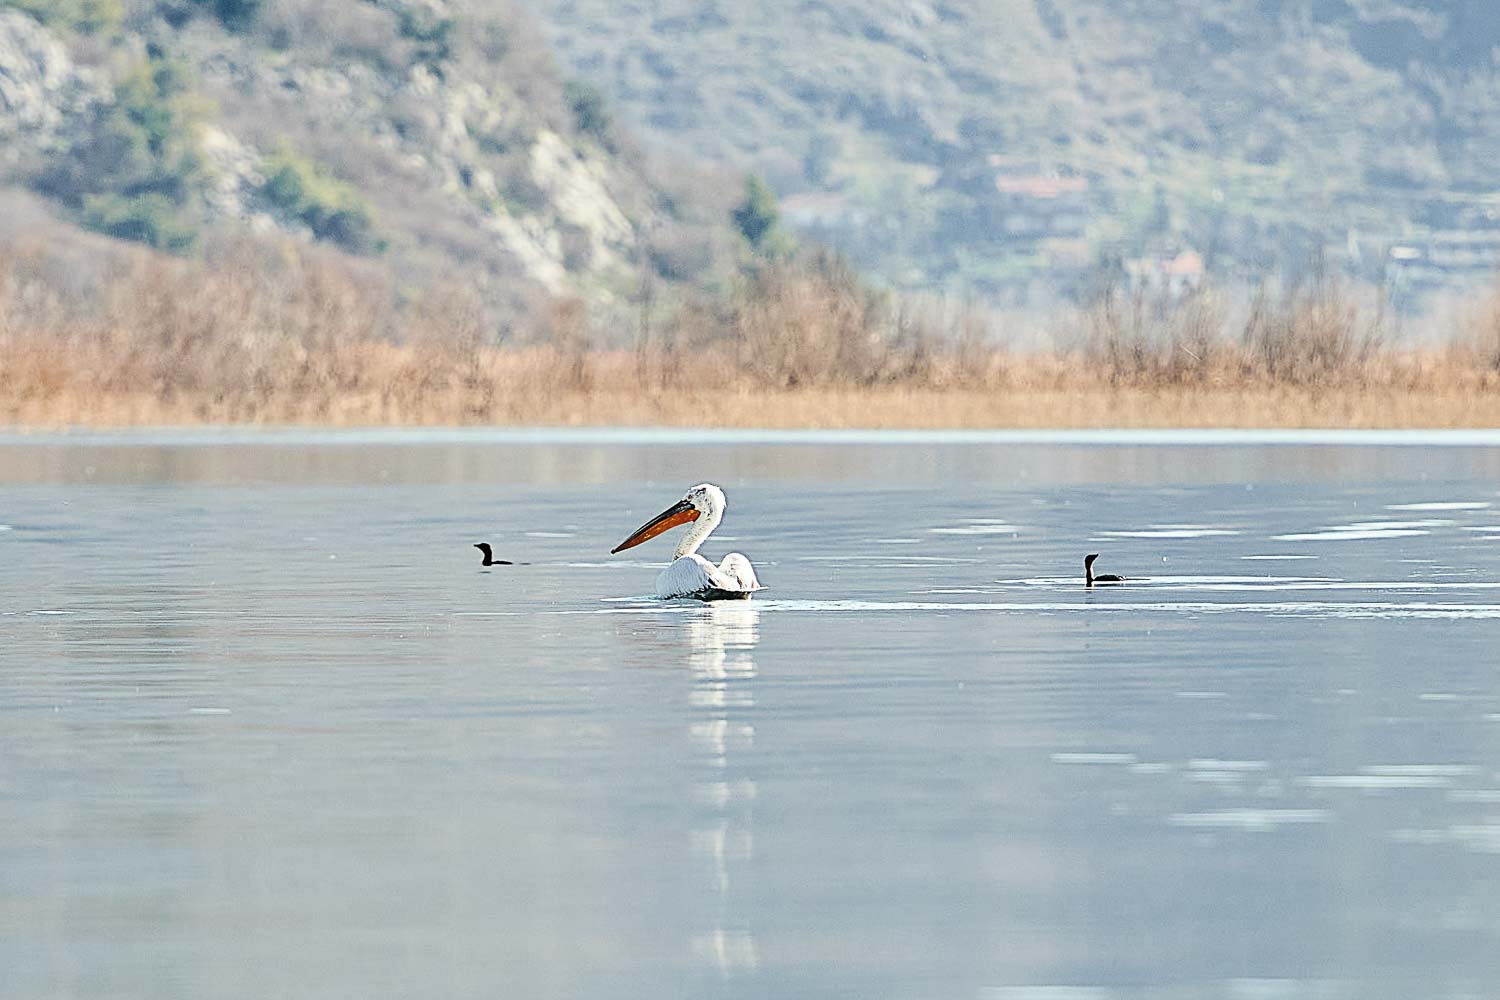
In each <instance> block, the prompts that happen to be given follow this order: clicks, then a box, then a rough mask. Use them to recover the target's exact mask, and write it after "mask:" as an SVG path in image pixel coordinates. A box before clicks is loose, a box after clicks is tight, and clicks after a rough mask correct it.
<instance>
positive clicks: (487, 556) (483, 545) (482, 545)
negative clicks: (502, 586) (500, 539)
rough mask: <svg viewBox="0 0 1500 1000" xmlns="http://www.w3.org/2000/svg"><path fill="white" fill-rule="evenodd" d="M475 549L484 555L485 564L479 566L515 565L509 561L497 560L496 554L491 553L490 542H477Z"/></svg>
mask: <svg viewBox="0 0 1500 1000" xmlns="http://www.w3.org/2000/svg"><path fill="white" fill-rule="evenodd" d="M474 547H475V548H476V549H478V550H479V551H480V552H483V553H484V562H482V563H480V564H479V565H481V566H514V565H515V563H513V562H511V561H510V560H509V559H496V558H495V555H494V553H492V552H491V551H490V543H489V542H475V543H474Z"/></svg>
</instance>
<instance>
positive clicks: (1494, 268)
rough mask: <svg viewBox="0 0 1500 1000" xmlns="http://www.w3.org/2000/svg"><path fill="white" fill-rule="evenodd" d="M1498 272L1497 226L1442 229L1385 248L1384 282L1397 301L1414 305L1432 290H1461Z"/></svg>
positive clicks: (1489, 279) (1499, 242) (1491, 278)
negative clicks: (1491, 227)
mask: <svg viewBox="0 0 1500 1000" xmlns="http://www.w3.org/2000/svg"><path fill="white" fill-rule="evenodd" d="M1497 273H1500V229H1475V230H1446V231H1441V232H1434V233H1431V234H1429V235H1428V236H1427V237H1426V238H1425V239H1421V240H1408V241H1405V242H1401V243H1394V244H1392V245H1391V246H1390V248H1389V249H1388V250H1387V251H1386V275H1385V277H1386V281H1387V283H1388V284H1389V286H1390V288H1391V290H1392V293H1393V296H1394V297H1395V299H1396V301H1397V302H1398V304H1400V305H1403V306H1415V305H1418V304H1419V303H1420V302H1421V300H1422V299H1423V298H1425V297H1426V296H1429V295H1431V294H1433V293H1436V292H1463V291H1467V290H1472V289H1474V288H1477V287H1480V286H1483V285H1488V284H1490V283H1492V282H1494V280H1495V277H1496V274H1497Z"/></svg>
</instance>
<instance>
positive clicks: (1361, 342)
mask: <svg viewBox="0 0 1500 1000" xmlns="http://www.w3.org/2000/svg"><path fill="white" fill-rule="evenodd" d="M70 273H71V272H69V271H68V269H67V268H66V267H65V266H64V264H63V262H61V261H60V260H58V259H54V258H52V257H49V255H48V254H47V252H46V251H45V249H44V248H43V249H38V248H30V249H18V248H16V247H9V248H0V422H4V423H6V424H9V425H11V426H19V427H39V428H40V427H59V426H121V425H179V424H197V423H234V424H302V425H308V424H315V425H328V426H369V425H439V424H441V425H453V424H573V425H581V424H588V425H596V424H600V425H602V424H657V425H680V426H739V427H882V428H888V427H1019V428H1034V427H1106V426H1112V427H1145V426H1155V427H1246V426H1254V427H1293V426H1307V427H1475V426H1491V427H1492V426H1500V296H1497V297H1494V298H1490V299H1486V300H1484V301H1483V302H1480V303H1477V304H1476V306H1475V308H1474V309H1473V310H1471V313H1470V314H1469V317H1468V319H1467V320H1466V321H1465V323H1464V325H1463V328H1462V329H1461V330H1460V331H1458V333H1457V334H1456V335H1455V336H1454V337H1453V338H1451V340H1450V342H1449V343H1447V344H1445V345H1444V346H1441V347H1432V348H1427V349H1423V350H1414V349H1402V348H1398V347H1396V346H1394V342H1393V341H1394V338H1393V335H1392V334H1391V332H1390V324H1389V322H1388V320H1387V318H1386V317H1385V315H1384V314H1383V313H1382V312H1381V311H1380V310H1379V309H1378V308H1373V307H1367V306H1365V305H1362V304H1361V303H1359V302H1358V301H1357V300H1356V297H1355V296H1354V295H1352V294H1351V293H1350V292H1348V291H1347V290H1346V289H1343V288H1341V287H1339V286H1338V285H1337V284H1336V283H1333V282H1327V281H1316V282H1313V283H1311V284H1310V285H1309V286H1308V287H1306V288H1304V289H1300V290H1294V291H1293V292H1291V293H1289V294H1286V295H1282V296H1277V297H1272V296H1269V295H1260V296H1257V297H1255V298H1253V299H1252V300H1251V301H1249V302H1248V303H1242V304H1240V305H1239V306H1238V307H1231V304H1230V303H1228V302H1226V301H1225V300H1222V299H1220V298H1218V297H1217V296H1215V295H1214V294H1212V293H1211V292H1204V293H1200V294H1198V295H1195V296H1193V297H1191V298H1189V299H1187V300H1186V301H1183V302H1178V303H1169V302H1162V301H1151V300H1149V299H1147V298H1145V297H1142V296H1130V295H1126V294H1123V293H1121V292H1118V291H1116V292H1114V293H1112V294H1106V295H1104V296H1101V297H1100V299H1099V300H1098V301H1097V302H1096V303H1095V304H1094V305H1093V306H1091V307H1090V308H1088V309H1085V310H1080V311H1079V312H1078V313H1077V314H1076V315H1073V316H1070V317H1067V318H1066V320H1065V321H1063V322H1060V323H1059V324H1058V326H1059V333H1058V335H1057V342H1058V344H1059V345H1060V346H1059V347H1057V348H1056V349H1054V350H1050V351H1045V352H1035V351H1015V350H1007V349H1006V346H1005V343H1004V341H1003V339H1002V338H1001V336H1000V335H1001V334H1003V331H997V330H994V329H991V328H990V327H989V326H988V325H987V322H986V319H985V317H983V316H982V315H981V314H979V313H976V312H972V311H966V310H960V312H959V314H958V315H957V316H956V317H947V318H944V317H942V316H940V315H938V314H937V312H936V311H935V310H932V309H927V310H920V309H917V308H914V307H913V306H912V305H911V304H910V303H907V302H902V301H899V300H896V299H894V298H893V297H891V296H889V295H886V294H884V293H880V292H875V291H872V290H870V289H868V288H866V287H864V286H862V285H861V284H860V283H859V282H858V281H857V280H856V279H855V277H854V276H853V275H852V274H850V273H849V272H848V271H847V269H845V268H844V266H843V265H842V264H841V263H840V262H838V261H837V260H835V259H833V258H831V257H826V256H815V257H812V258H809V259H806V260H803V261H800V262H797V263H788V264H780V265H768V266H765V267H762V268H761V269H760V270H758V271H756V272H753V273H751V274H749V275H748V276H746V277H745V278H743V279H742V280H741V282H740V283H739V286H738V287H737V288H736V289H735V291H734V292H733V294H732V295H731V296H729V297H728V299H727V300H719V301H713V300H696V301H687V302H684V303H680V304H678V305H677V306H676V307H674V308H673V309H672V310H671V311H670V312H669V313H667V314H666V315H664V316H648V315H646V314H645V313H644V312H643V314H642V316H641V319H640V322H639V324H638V329H636V330H634V331H633V332H632V334H631V337H630V338H627V339H631V340H633V343H629V344H625V343H618V342H617V343H614V344H610V343H609V342H607V341H606V340H605V338H604V337H602V336H601V335H600V331H599V330H598V329H596V328H595V327H594V326H593V325H592V322H591V320H590V317H589V315H588V313H587V311H586V310H585V309H584V308H583V306H582V305H581V304H580V303H577V302H574V301H558V302H554V303H552V304H550V305H549V306H547V307H546V308H544V309H542V310H540V311H539V312H537V313H535V314H534V316H533V319H532V320H531V321H530V322H529V323H527V324H524V325H522V324H516V323H512V324H504V323H499V322H496V321H495V320H494V319H493V318H491V317H489V316H487V315H486V313H485V311H484V309H483V308H482V307H481V305H480V304H479V302H478V301H477V300H475V299H474V298H473V297H472V296H470V295H468V294H466V292H465V290H464V289H463V288H461V287H460V288H442V287H439V288H431V289H427V290H425V291H423V292H420V293H415V294H413V293H403V292H400V291H398V290H397V288H396V287H395V286H394V285H393V283H392V282H391V281H390V280H389V278H388V277H387V276H385V275H384V274H383V273H382V272H380V271H379V270H378V269H376V268H373V267H369V266H366V265H361V264H359V263H358V262H352V261H350V260H348V259H347V258H343V257H339V256H337V255H332V254H325V253H321V252H319V251H317V250H316V249H309V248H288V247H285V246H267V245H260V244H249V243H247V244H237V245H234V246H231V247H228V248H221V249H220V251H219V252H217V253H215V254H214V255H212V256H211V257H210V259H209V260H207V261H184V260H178V259H173V258H165V257H162V256H159V255H154V254H149V253H139V254H135V253H132V254H128V255H125V256H123V257H122V258H121V259H120V260H119V261H117V262H116V264H115V265H114V266H112V267H111V268H109V269H105V270H103V271H101V273H99V274H97V275H93V276H91V278H90V280H89V281H88V282H87V283H86V286H85V287H78V282H77V280H76V275H74V276H72V277H71V278H70ZM70 281H71V284H70Z"/></svg>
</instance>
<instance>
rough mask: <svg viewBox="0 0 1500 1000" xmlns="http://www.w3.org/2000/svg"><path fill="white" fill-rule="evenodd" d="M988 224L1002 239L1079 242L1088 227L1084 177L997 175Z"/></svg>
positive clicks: (1086, 193)
mask: <svg viewBox="0 0 1500 1000" xmlns="http://www.w3.org/2000/svg"><path fill="white" fill-rule="evenodd" d="M994 183H995V193H996V198H995V200H994V202H993V205H992V208H991V217H992V222H993V225H994V227H995V229H996V230H997V233H998V234H1003V236H1002V238H1006V239H1021V240H1036V239H1079V238H1081V237H1082V236H1083V235H1084V233H1085V231H1086V230H1087V229H1088V224H1089V182H1088V178H1086V177H1060V176H1056V175H1046V174H1004V173H1002V174H999V175H998V176H996V177H995V181H994Z"/></svg>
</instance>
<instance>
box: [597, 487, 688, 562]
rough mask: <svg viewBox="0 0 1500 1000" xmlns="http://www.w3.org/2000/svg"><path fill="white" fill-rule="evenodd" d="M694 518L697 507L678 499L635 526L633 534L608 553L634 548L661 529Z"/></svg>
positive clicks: (666, 528) (672, 526) (658, 532)
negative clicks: (637, 526) (643, 522)
mask: <svg viewBox="0 0 1500 1000" xmlns="http://www.w3.org/2000/svg"><path fill="white" fill-rule="evenodd" d="M696 520H698V508H697V507H694V506H693V505H692V504H690V503H688V502H687V500H679V501H677V502H676V503H674V504H673V505H672V506H670V507H668V508H667V509H666V510H664V511H662V512H661V513H660V514H657V515H656V516H655V517H653V518H652V519H651V520H649V521H647V522H646V523H645V524H643V525H641V526H640V527H639V528H636V529H635V533H634V534H632V535H631V536H630V537H629V538H627V539H625V540H624V541H623V542H621V543H620V544H619V545H616V546H615V547H614V548H612V549H610V550H609V554H610V555H614V554H615V553H616V552H624V551H625V550H626V549H629V548H634V547H635V546H637V545H639V544H641V543H642V542H644V541H648V540H650V539H652V538H655V537H656V536H657V535H659V534H661V533H662V532H663V531H667V530H669V529H671V528H675V527H677V526H678V525H679V524H687V523H688V522H689V521H696Z"/></svg>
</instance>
